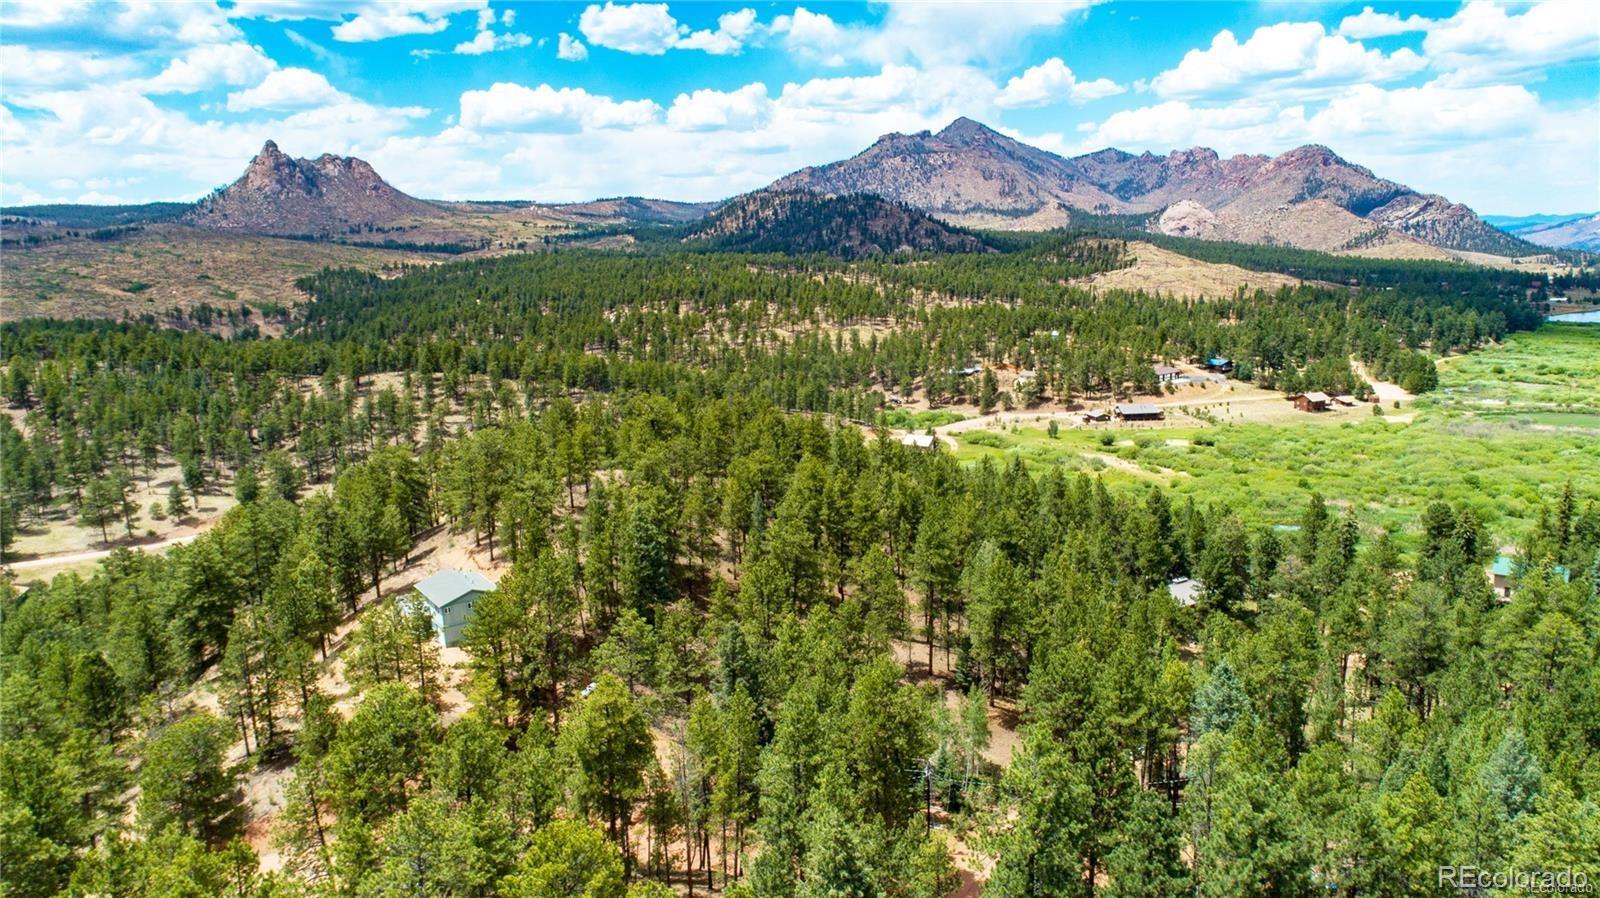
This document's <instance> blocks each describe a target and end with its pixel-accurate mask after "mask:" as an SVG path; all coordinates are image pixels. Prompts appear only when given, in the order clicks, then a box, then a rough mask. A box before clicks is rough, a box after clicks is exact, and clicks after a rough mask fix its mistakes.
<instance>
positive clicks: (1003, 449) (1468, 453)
mask: <svg viewBox="0 0 1600 898" xmlns="http://www.w3.org/2000/svg"><path fill="white" fill-rule="evenodd" d="M1415 411H1416V413H1417V414H1416V418H1415V420H1414V421H1413V422H1412V423H1409V424H1400V423H1394V422H1386V421H1383V420H1380V419H1378V418H1376V417H1374V418H1373V419H1371V420H1370V421H1368V420H1362V421H1360V422H1359V423H1349V422H1346V423H1340V424H1330V423H1315V422H1309V421H1308V422H1307V423H1304V424H1290V425H1282V424H1230V425H1223V426H1220V427H1175V428H1166V429H1159V430H1142V431H1137V432H1134V431H1118V430H1112V431H1104V430H1097V431H1086V430H1082V429H1078V428H1062V430H1061V431H1060V434H1059V436H1058V437H1057V438H1055V439H1051V438H1050V437H1049V435H1048V434H1046V432H1045V431H1044V429H1043V428H1040V427H1021V428H1018V429H1016V430H1014V431H1005V432H994V431H984V432H977V433H969V434H964V435H961V436H960V437H959V439H960V443H961V449H960V450H959V452H958V453H957V455H958V457H960V458H963V459H968V460H976V459H979V458H983V457H990V458H995V459H997V460H998V459H1006V458H1009V457H1011V456H1013V455H1015V456H1020V457H1021V458H1022V459H1023V460H1024V461H1025V463H1027V464H1028V465H1029V466H1030V467H1033V468H1044V467H1047V466H1057V465H1059V466H1065V467H1066V468H1068V469H1081V470H1090V471H1098V472H1100V473H1102V474H1103V475H1104V476H1105V477H1106V479H1107V480H1108V482H1112V483H1116V484H1137V483H1139V482H1149V483H1157V482H1158V483H1163V484H1166V485H1167V486H1169V487H1170V488H1171V489H1172V490H1173V491H1174V492H1175V493H1177V494H1178V495H1179V496H1193V497H1194V498H1195V500H1196V501H1197V502H1201V503H1208V502H1222V503H1226V504H1230V505H1233V506H1234V507H1236V508H1237V509H1238V510H1239V514H1240V515H1241V517H1243V518H1245V519H1246V521H1247V522H1250V523H1255V524H1275V523H1291V522H1293V521H1294V520H1296V519H1297V518H1298V516H1299V514H1300V512H1301V510H1302V509H1303V508H1304V506H1305V501H1306V498H1307V496H1308V495H1309V494H1310V493H1311V492H1312V491H1317V492H1320V493H1322V495H1323V496H1324V497H1326V498H1327V499H1328V500H1330V501H1331V502H1335V503H1338V504H1339V505H1350V506H1354V507H1355V508H1356V509H1357V512H1358V514H1359V516H1360V517H1361V518H1362V519H1363V520H1364V521H1365V522H1367V523H1368V524H1371V525H1374V526H1378V527H1383V528H1387V529H1390V530H1393V531H1401V530H1405V529H1406V528H1408V526H1409V525H1410V524H1411V523H1412V522H1413V521H1414V520H1415V519H1416V518H1417V517H1418V516H1419V515H1420V514H1421V513H1422V510H1423V509H1424V508H1425V507H1426V506H1427V504H1428V503H1429V502H1431V501H1432V500H1434V499H1444V500H1446V501H1449V502H1451V503H1456V504H1460V503H1466V504H1470V505H1471V506H1472V507H1473V508H1474V509H1476V511H1477V512H1478V514H1479V516H1480V517H1481V518H1482V519H1483V521H1484V522H1485V523H1486V524H1487V525H1488V527H1489V528H1490V530H1491V531H1492V532H1493V533H1494V534H1495V536H1496V537H1497V538H1499V539H1502V540H1511V539H1515V538H1517V537H1518V536H1520V535H1521V534H1522V533H1523V531H1524V530H1525V528H1526V527H1527V526H1528V525H1529V524H1530V523H1531V522H1532V521H1533V520H1534V519H1535V518H1536V517H1537V515H1538V512H1539V507H1540V504H1541V502H1546V501H1550V500H1552V499H1554V498H1555V496H1556V495H1557V494H1558V492H1559V491H1560V489H1561V487H1562V485H1563V484H1564V483H1566V482H1567V481H1569V480H1570V481H1572V483H1573V485H1574V486H1575V487H1576V488H1577V489H1578V491H1579V493H1580V494H1582V495H1589V496H1597V495H1600V326H1596V325H1546V326H1545V327H1544V328H1542V329H1541V330H1539V331H1538V332H1536V333H1530V334H1517V335H1515V336H1513V337H1512V338H1510V339H1509V340H1508V341H1507V342H1506V343H1505V344H1504V345H1502V346H1497V347H1493V348H1490V349H1487V350H1484V351H1482V352H1479V353H1476V354H1474V355H1472V356H1469V357H1466V358H1461V359H1452V360H1450V361H1448V362H1446V363H1444V364H1443V365H1442V366H1441V368H1440V389H1439V391H1438V392H1436V393H1433V394H1430V395H1428V396H1425V397H1422V398H1421V399H1419V400H1418V401H1417V403H1416V406H1415ZM1106 433H1110V434H1111V437H1112V441H1113V444H1112V445H1111V446H1106V445H1103V439H1104V437H1103V434H1106ZM1206 443H1210V444H1211V445H1205V444H1206ZM1106 456H1112V457H1113V458H1111V459H1109V460H1108V459H1107V458H1106Z"/></svg>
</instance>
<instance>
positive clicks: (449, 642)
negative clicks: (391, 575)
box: [417, 570, 494, 648]
mask: <svg viewBox="0 0 1600 898" xmlns="http://www.w3.org/2000/svg"><path fill="white" fill-rule="evenodd" d="M493 589H494V584H493V583H491V582H489V578H487V577H485V576H483V575H482V574H479V573H475V572H473V571H453V570H452V571H440V572H439V573H437V574H434V575H432V576H430V577H428V578H426V579H424V580H423V581H422V582H421V583H418V584H417V592H418V593H420V594H421V595H422V599H423V601H425V602H427V603H428V610H429V612H431V613H432V615H433V632H435V633H437V634H438V635H439V644H440V645H442V646H444V647H445V648H449V647H451V646H453V645H455V644H456V643H458V642H460V641H461V629H462V628H463V627H465V626H466V625H467V621H469V620H472V609H473V607H474V606H475V605H476V604H477V602H478V599H480V598H482V597H483V594H484V593H486V592H490V591H492V590H493Z"/></svg>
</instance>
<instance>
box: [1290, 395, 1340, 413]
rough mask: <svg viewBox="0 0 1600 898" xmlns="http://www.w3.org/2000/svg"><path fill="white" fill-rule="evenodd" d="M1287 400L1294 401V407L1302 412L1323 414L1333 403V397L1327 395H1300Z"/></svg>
mask: <svg viewBox="0 0 1600 898" xmlns="http://www.w3.org/2000/svg"><path fill="white" fill-rule="evenodd" d="M1289 398H1290V399H1292V400H1294V407H1295V408H1297V409H1299V410H1300V411H1302V412H1325V411H1327V410H1328V406H1329V405H1330V404H1332V402H1333V397H1331V396H1329V395H1328V394H1327V393H1300V394H1298V395H1296V396H1290V397H1289Z"/></svg>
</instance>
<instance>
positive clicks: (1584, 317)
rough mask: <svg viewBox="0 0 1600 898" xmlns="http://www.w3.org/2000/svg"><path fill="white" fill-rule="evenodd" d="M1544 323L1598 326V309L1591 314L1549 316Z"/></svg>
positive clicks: (1599, 319) (1571, 313)
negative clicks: (1554, 322)
mask: <svg viewBox="0 0 1600 898" xmlns="http://www.w3.org/2000/svg"><path fill="white" fill-rule="evenodd" d="M1545 320H1546V321H1559V322H1561V323H1564V324H1600V309H1597V310H1595V311H1592V312H1568V313H1567V314H1565V315H1551V316H1550V317H1548V318H1546V319H1545Z"/></svg>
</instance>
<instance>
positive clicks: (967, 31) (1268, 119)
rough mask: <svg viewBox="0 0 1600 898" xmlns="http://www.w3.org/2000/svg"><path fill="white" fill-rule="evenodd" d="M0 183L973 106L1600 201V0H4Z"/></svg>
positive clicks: (1104, 142)
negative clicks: (1308, 148) (1335, 156)
mask: <svg viewBox="0 0 1600 898" xmlns="http://www.w3.org/2000/svg"><path fill="white" fill-rule="evenodd" d="M0 35H3V38H0V39H3V45H0V154H3V155H0V201H3V202H4V203H6V204H20V203H35V202H142V201H147V200H158V199H193V198H196V197H198V196H201V195H203V194H204V193H206V192H207V191H209V190H210V189H212V188H214V187H216V186H219V185H221V184H224V183H227V182H228V181H230V180H232V179H233V178H235V177H237V175H238V174H239V172H240V171H241V170H242V168H243V167H244V165H245V163H246V162H247V161H248V160H249V158H250V157H251V156H252V155H253V154H254V153H255V152H256V151H257V150H258V149H259V148H260V146H261V144H262V142H263V141H265V140H267V139H269V138H271V139H274V140H276V141H277V142H278V144H279V145H280V146H281V147H282V148H283V149H284V151H286V152H288V153H291V154H293V155H297V156H314V155H317V154H320V153H323V152H332V153H339V154H353V155H359V156H361V157H363V158H366V159H368V160H369V161H371V162H372V163H373V165H374V166H375V167H376V168H377V169H378V171H379V172H380V173H382V174H383V175H384V176H385V177H387V178H388V179H389V180H390V181H391V182H393V183H394V184H395V185H396V186H398V187H400V188H401V189H403V190H406V191H408V192H410V193H413V194H416V195H419V196H425V197H435V198H445V199H467V198H496V199H503V198H519V199H538V200H548V201H558V200H580V199H588V198H593V197H598V196H615V195H620V194H643V195H647V196H658V197H667V198H675V199H716V198H721V197H725V196H728V195H731V194H734V193H737V192H740V191H743V190H748V189H752V188H755V187H759V186H761V185H763V184H765V183H767V182H769V181H771V180H773V179H774V178H777V177H779V176H781V175H783V174H785V173H787V172H789V171H792V170H794V169H796V168H799V167H801V166H804V165H810V164H818V163H823V162H828V161H832V160H834V159H838V158H842V157H845V156H848V155H851V154H853V153H856V152H859V151H860V150H861V149H863V148H865V147H866V146H867V145H869V144H870V143H871V142H872V141H873V140H874V139H875V138H876V137H878V136H879V135H881V134H884V133H887V132H890V131H906V132H909V131H917V130H922V129H934V130H937V129H938V128H941V127H943V126H944V125H945V124H947V123H948V122H949V121H950V120H951V119H953V118H955V117H957V116H960V115H967V116H971V117H973V118H975V119H978V120H979V121H982V122H985V123H987V124H989V125H991V126H993V127H996V128H998V129H1000V130H1002V131H1004V132H1006V133H1008V134H1011V135H1012V136H1014V137H1017V138H1019V139H1022V140H1025V141H1027V142H1030V143H1033V144H1035V145H1038V146H1041V147H1044V148H1046V149H1049V150H1052V151H1054V152H1058V153H1062V154H1067V155H1071V154H1077V153H1083V152H1090V151H1093V150H1096V149H1099V148H1102V147H1105V146H1117V147H1121V148H1123V149H1126V150H1130V151H1135V152H1139V151H1144V150H1150V151H1153V152H1157V153H1164V152H1167V151H1169V150H1172V149H1180V148H1187V147H1190V146H1196V145H1204V146H1211V147H1214V148H1216V149H1217V150H1218V151H1219V152H1222V153H1223V154H1225V155H1231V154H1234V153H1267V154H1276V153H1279V152H1282V151H1284V150H1287V149H1290V148H1292V147H1294V146H1298V145H1300V144H1305V143H1321V144H1326V145H1327V146H1329V147H1332V148H1333V149H1334V150H1335V151H1336V152H1338V153H1340V154H1341V155H1343V156H1345V157H1346V158H1348V159H1350V160H1352V161H1354V162H1357V163H1360V164H1362V165H1366V166H1367V167H1369V168H1371V169H1373V170H1374V171H1375V172H1377V173H1378V174H1379V175H1382V176H1384V177H1389V178H1393V179H1395V180H1398V181H1401V182H1404V183H1407V184H1409V185H1411V186H1413V187H1416V188H1418V189H1420V190H1424V191H1428V192H1436V193H1442V194H1444V195H1446V196H1448V197H1450V198H1451V199H1453V200H1457V201H1460V202H1465V203H1467V204H1469V205H1471V206H1473V207H1474V208H1475V209H1477V210H1478V211H1480V212H1485V213H1509V214H1520V213H1531V212H1572V211H1591V210H1594V209H1596V208H1600V3H1593V2H1589V0H1545V2H1542V3H1505V4H1501V3H1491V2H1486V0H1474V2H1470V3H1384V2H1381V0H1380V2H1371V3H1364V2H1363V3H1353V4H1347V3H1312V2H1271V3H1206V2H1181V3H1163V2H1131V3H1129V2H1101V3H1094V2H1083V0H1069V2H1053V0H1039V2H1030V3H1021V2H1017V3H998V4H980V3H927V2H924V3H910V2H907V3H900V2H893V3H872V4H844V3H812V2H806V3H794V2H778V3H767V2H763V3H753V4H752V3H710V2H703V3H702V2H694V3H684V2H675V3H618V2H615V0H604V2H601V3H570V4H563V3H532V4H530V3H502V2H498V0H394V2H385V3H379V2H356V3H350V2H346V3H334V2H328V0H226V2H223V3H216V2H206V0H196V2H190V3H145V2H131V0H45V2H38V3H33V2H22V0H7V2H6V3H4V4H3V5H0Z"/></svg>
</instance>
